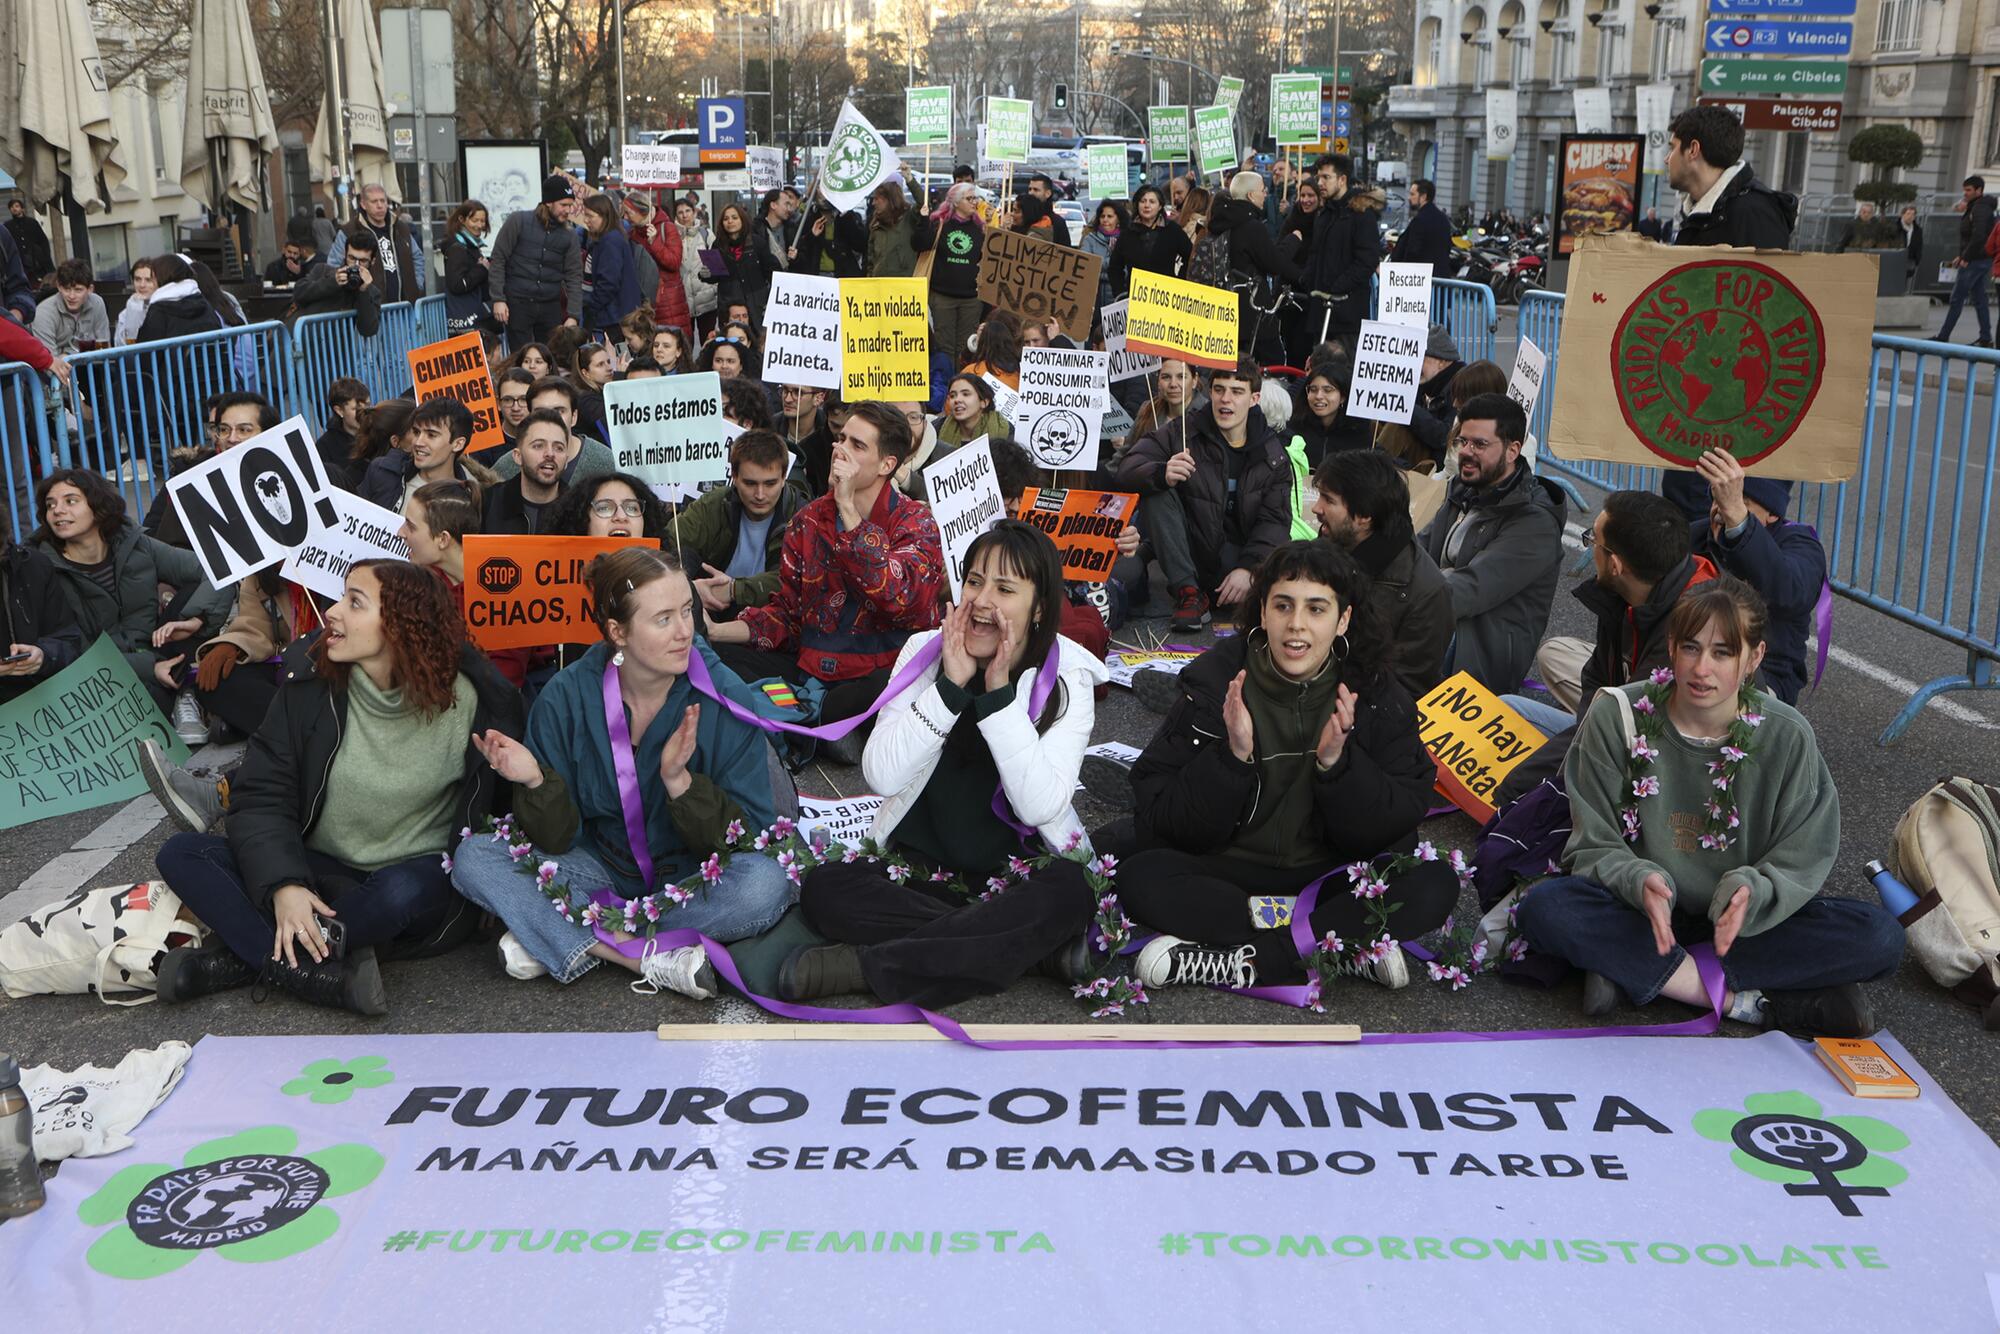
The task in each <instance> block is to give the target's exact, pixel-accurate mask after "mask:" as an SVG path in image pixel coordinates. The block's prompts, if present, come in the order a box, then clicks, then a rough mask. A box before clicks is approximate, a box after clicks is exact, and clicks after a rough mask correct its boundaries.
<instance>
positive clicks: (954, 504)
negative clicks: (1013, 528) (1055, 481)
mask: <svg viewBox="0 0 2000 1334" xmlns="http://www.w3.org/2000/svg"><path fill="white" fill-rule="evenodd" d="M924 494H925V495H927V496H928V497H930V506H931V517H932V518H933V519H935V520H936V521H937V526H938V540H939V541H940V542H941V543H942V544H943V545H944V569H945V575H946V576H947V577H948V578H949V579H950V580H951V598H952V601H954V602H956V601H958V594H959V589H960V588H962V587H964V585H965V553H966V549H967V548H969V547H970V546H971V545H972V539H973V538H975V537H978V536H979V535H980V534H981V533H983V532H985V531H986V530H987V529H988V528H991V527H992V526H993V525H994V524H996V523H998V522H999V521H1000V520H1002V519H1004V518H1006V517H1007V504H1006V502H1005V501H1004V500H1002V499H1001V497H1000V476H999V474H998V473H996V472H994V470H993V447H992V445H991V443H990V442H989V441H988V440H987V438H986V437H985V436H983V435H982V436H980V437H979V438H978V439H977V440H974V441H972V442H971V443H970V444H967V445H963V446H961V447H959V448H958V449H954V450H952V451H951V453H949V454H947V455H945V456H944V457H943V458H942V459H939V460H938V461H937V462H936V463H933V464H932V465H931V466H930V467H928V468H925V469H924Z"/></svg>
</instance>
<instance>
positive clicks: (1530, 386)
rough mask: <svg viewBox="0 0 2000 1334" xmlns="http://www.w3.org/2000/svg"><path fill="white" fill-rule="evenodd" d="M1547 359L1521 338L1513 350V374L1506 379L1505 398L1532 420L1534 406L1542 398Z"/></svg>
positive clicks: (1547, 365)
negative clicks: (1518, 406) (1519, 407)
mask: <svg viewBox="0 0 2000 1334" xmlns="http://www.w3.org/2000/svg"><path fill="white" fill-rule="evenodd" d="M1548 368H1549V359H1548V358H1547V357H1545V356H1543V355H1542V350H1541V349H1540V348H1538V347H1536V346H1535V345H1534V344H1533V343H1532V342H1530V341H1529V340H1528V339H1526V338H1523V339H1522V340H1521V342H1520V346H1518V347H1517V348H1515V349H1514V373H1513V374H1512V375H1510V376H1509V377H1507V397H1509V398H1511V399H1513V400H1514V401H1515V402H1516V403H1519V404H1520V405H1521V411H1522V412H1524V413H1526V414H1527V415H1528V419H1529V420H1530V421H1533V420H1534V416H1535V404H1536V403H1537V402H1538V401H1540V399H1541V397H1542V378H1543V377H1544V376H1545V375H1547V374H1548Z"/></svg>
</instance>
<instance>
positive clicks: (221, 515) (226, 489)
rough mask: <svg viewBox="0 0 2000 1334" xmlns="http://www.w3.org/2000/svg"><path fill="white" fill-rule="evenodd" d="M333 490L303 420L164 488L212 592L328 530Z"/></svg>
mask: <svg viewBox="0 0 2000 1334" xmlns="http://www.w3.org/2000/svg"><path fill="white" fill-rule="evenodd" d="M332 490H333V485H332V483H330V482H328V481H327V478H326V467H325V465H324V464H323V463H321V461H320V457H319V450H318V449H317V448H315V447H314V445H313V436H312V432H311V431H309V430H308V429H307V427H306V419H305V418H304V417H292V418H289V419H287V420H285V421H282V422H279V423H278V424H277V425H276V426H274V427H272V428H271V429H270V430H268V431H265V432H263V433H262V434H261V435H254V436H252V437H250V439H248V440H246V441H244V442H243V443H242V444H240V445H237V446H236V447H234V448H233V449H227V450H224V451H223V452H222V453H220V454H217V455H216V456H215V457H214V458H212V459H209V460H207V461H206V462H204V463H199V464H196V465H195V466H194V467H192V468H190V469H188V470H187V471H186V472H183V473H180V474H178V475H177V476H175V477H173V478H172V479H171V480H169V481H168V482H167V492H168V494H169V496H171V497H172V499H173V502H174V509H175V511H176V512H177V513H178V514H179V515H180V516H181V531H182V532H184V533H185V534H186V535H187V540H188V545H189V546H190V547H192V548H193V549H194V554H195V555H196V556H198V557H200V559H201V568H202V569H203V570H204V571H205V572H206V573H207V575H208V581H209V583H211V584H213V585H214V586H215V587H217V588H227V587H229V586H230V585H231V584H234V583H236V582H237V581H239V580H241V579H242V578H244V577H245V576H246V575H252V574H255V573H256V572H257V571H259V570H261V569H263V568H264V567H265V566H267V565H274V564H276V563H277V562H279V561H281V560H283V559H284V558H285V556H286V554H287V553H288V552H290V551H291V550H292V548H293V547H296V546H299V545H300V544H302V543H303V542H304V541H305V540H306V539H307V538H309V537H311V536H312V535H313V534H315V533H317V532H318V531H319V530H320V529H322V528H324V527H326V526H327V525H328V524H330V523H332V522H333V521H334V515H335V513H336V511H335V509H334V507H333V500H332V498H331V496H330V494H329V493H330V492H331V491H332Z"/></svg>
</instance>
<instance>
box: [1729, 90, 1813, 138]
mask: <svg viewBox="0 0 2000 1334" xmlns="http://www.w3.org/2000/svg"><path fill="white" fill-rule="evenodd" d="M1701 105H1703V106H1705V107H1728V108H1729V110H1730V111H1731V112H1732V113H1734V114H1735V116H1736V118H1737V119H1738V120H1740V121H1742V122H1743V128H1744V129H1746V130H1777V131H1778V132H1780V133H1800V132H1804V131H1809V130H1810V131H1819V132H1831V131H1834V130H1837V129H1839V128H1840V103H1838V102H1776V101H1773V100H1771V99H1770V98H1768V97H1748V98H1742V99H1740V100H1739V99H1732V98H1727V97H1704V98H1702V99H1701Z"/></svg>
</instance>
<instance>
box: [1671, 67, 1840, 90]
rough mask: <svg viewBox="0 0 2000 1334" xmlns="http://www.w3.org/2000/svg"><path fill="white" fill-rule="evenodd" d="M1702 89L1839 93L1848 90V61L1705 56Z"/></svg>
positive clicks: (1702, 69) (1702, 70)
mask: <svg viewBox="0 0 2000 1334" xmlns="http://www.w3.org/2000/svg"><path fill="white" fill-rule="evenodd" d="M1701 90H1702V92H1704V93H1709V94H1718V93H1748V94H1752V95H1754V96H1757V97H1777V96H1782V95H1784V94H1787V93H1797V94H1814V95H1817V96H1820V97H1838V96H1840V95H1841V94H1842V93H1844V92H1846V91H1847V63H1846V62H1845V61H1840V60H1705V61H1703V62H1702V66H1701Z"/></svg>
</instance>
